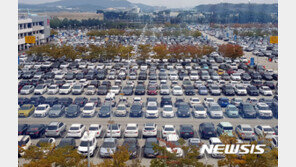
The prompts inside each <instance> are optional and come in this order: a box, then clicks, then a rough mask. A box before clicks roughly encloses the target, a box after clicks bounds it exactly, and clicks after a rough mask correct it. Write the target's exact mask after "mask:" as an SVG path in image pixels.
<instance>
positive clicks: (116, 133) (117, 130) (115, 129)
mask: <svg viewBox="0 0 296 167" xmlns="http://www.w3.org/2000/svg"><path fill="white" fill-rule="evenodd" d="M111 130H112V133H111ZM111 135H112V137H121V126H120V124H111V125H110V124H108V126H107V134H106V137H111Z"/></svg>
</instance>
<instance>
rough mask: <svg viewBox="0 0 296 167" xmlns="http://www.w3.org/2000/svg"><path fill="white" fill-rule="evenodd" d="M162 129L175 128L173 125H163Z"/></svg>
mask: <svg viewBox="0 0 296 167" xmlns="http://www.w3.org/2000/svg"><path fill="white" fill-rule="evenodd" d="M163 127H164V128H175V127H174V125H164V126H163Z"/></svg>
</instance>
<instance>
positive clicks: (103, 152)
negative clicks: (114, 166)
mask: <svg viewBox="0 0 296 167" xmlns="http://www.w3.org/2000/svg"><path fill="white" fill-rule="evenodd" d="M117 146H118V142H117V139H115V138H105V139H104V142H103V144H102V146H101V147H100V156H101V157H111V156H112V155H113V154H114V153H115V152H116V150H117Z"/></svg>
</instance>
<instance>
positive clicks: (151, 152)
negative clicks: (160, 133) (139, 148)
mask: <svg viewBox="0 0 296 167" xmlns="http://www.w3.org/2000/svg"><path fill="white" fill-rule="evenodd" d="M144 153H145V154H155V152H154V150H153V148H144Z"/></svg>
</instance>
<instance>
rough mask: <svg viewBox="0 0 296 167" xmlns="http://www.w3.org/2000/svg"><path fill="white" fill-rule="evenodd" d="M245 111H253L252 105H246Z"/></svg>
mask: <svg viewBox="0 0 296 167" xmlns="http://www.w3.org/2000/svg"><path fill="white" fill-rule="evenodd" d="M243 108H244V109H245V110H252V109H253V106H252V105H244V107H243Z"/></svg>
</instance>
